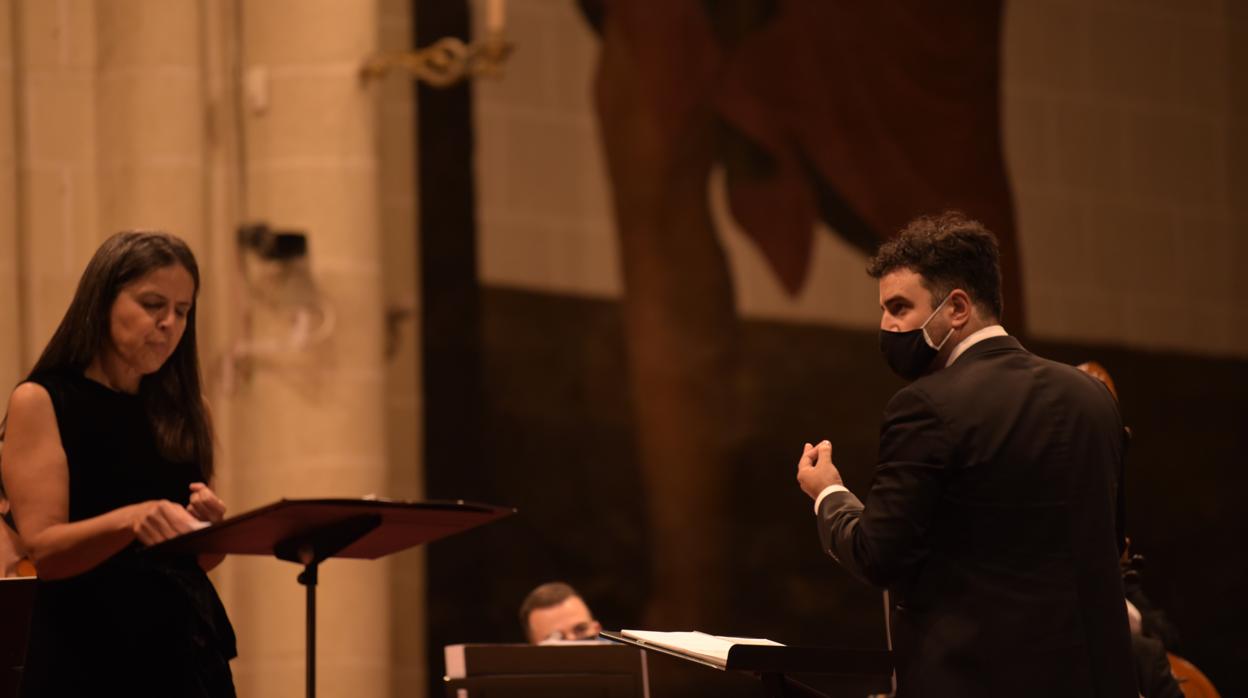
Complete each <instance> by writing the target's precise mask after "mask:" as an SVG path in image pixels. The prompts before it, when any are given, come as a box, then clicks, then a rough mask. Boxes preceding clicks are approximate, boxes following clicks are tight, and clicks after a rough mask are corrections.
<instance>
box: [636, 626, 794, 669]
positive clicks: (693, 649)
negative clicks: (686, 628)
mask: <svg viewBox="0 0 1248 698" xmlns="http://www.w3.org/2000/svg"><path fill="white" fill-rule="evenodd" d="M620 634H621V635H623V636H624V637H628V638H632V639H634V640H638V641H640V642H642V643H645V644H647V645H653V646H654V647H661V648H663V649H666V650H671V651H673V652H676V653H678V654H684V655H688V656H690V657H696V658H698V659H701V660H703V661H707V662H711V663H713V664H715V665H716V666H718V667H720V668H723V667H725V666H726V665H727V664H728V650H731V649H732V648H733V647H734V646H736V645H770V646H772V647H783V646H784V645H781V644H780V643H779V642H773V641H771V640H764V639H761V638H753V637H726V636H723V635H708V634H706V633H700V632H697V631H696V630H695V631H692V632H670V633H667V632H659V631H655V630H622V631H620Z"/></svg>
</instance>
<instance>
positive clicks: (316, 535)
mask: <svg viewBox="0 0 1248 698" xmlns="http://www.w3.org/2000/svg"><path fill="white" fill-rule="evenodd" d="M379 525H381V516H380V515H379V514H363V515H360V516H353V517H351V518H348V519H343V520H341V521H336V522H334V523H332V524H329V525H326V526H321V527H319V528H315V529H312V530H311V531H307V532H305V533H301V534H299V535H297V536H292V537H290V538H287V539H285V540H283V541H281V542H280V543H278V544H277V545H275V546H274V547H273V553H274V555H275V556H276V557H277V558H278V559H279V560H286V561H288V562H297V563H299V564H302V565H303V572H300V573H299V577H298V578H297V579H298V581H299V583H300V584H302V585H303V586H304V587H305V588H306V589H307V590H308V594H307V596H308V602H307V614H306V615H307V655H308V656H307V660H306V663H307V696H308V698H316V582H317V570H318V566H319V565H320V564H321V562H323V561H325V560H326V559H328V558H331V557H333V556H334V555H336V554H337V553H338V551H340V550H342V549H343V548H345V547H347V546H348V545H351V544H352V543H354V542H356V541H357V540H359V539H361V538H363V537H364V536H365V535H367V534H368V533H370V532H371V531H372V530H373V529H375V528H377V527H378V526H379Z"/></svg>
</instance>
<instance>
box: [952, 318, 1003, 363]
mask: <svg viewBox="0 0 1248 698" xmlns="http://www.w3.org/2000/svg"><path fill="white" fill-rule="evenodd" d="M1008 336H1009V333H1008V332H1006V331H1005V328H1004V327H1002V326H1000V325H989V326H987V327H984V328H981V329H978V330H976V331H974V332H972V333H971V334H970V335H969V336H968V337H966V338H965V339H963V340H962V341H961V342H958V345H957V346H956V347H954V348H953V351H952V352H950V354H949V360H948V361H946V362H945V368H948V367H950V366H952V365H953V362H954V361H957V360H958V357H959V356H962V353H963V352H965V351H966V350H967V349H970V348H971V347H973V346H975V345H976V344H978V343H980V342H982V341H984V340H985V339H988V338H989V337H1008Z"/></svg>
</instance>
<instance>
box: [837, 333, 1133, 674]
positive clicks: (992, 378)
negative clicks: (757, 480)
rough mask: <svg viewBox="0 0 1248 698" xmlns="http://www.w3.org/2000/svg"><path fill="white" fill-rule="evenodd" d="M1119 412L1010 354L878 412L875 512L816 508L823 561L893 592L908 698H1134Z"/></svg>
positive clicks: (954, 372)
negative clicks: (1120, 504)
mask: <svg viewBox="0 0 1248 698" xmlns="http://www.w3.org/2000/svg"><path fill="white" fill-rule="evenodd" d="M1122 434H1123V429H1122V422H1121V418H1120V417H1119V414H1118V408H1117V405H1116V404H1115V403H1114V400H1113V398H1112V397H1111V396H1110V395H1109V393H1108V391H1107V390H1105V388H1104V387H1103V386H1102V385H1101V384H1100V383H1098V382H1096V380H1095V379H1093V378H1091V377H1089V376H1087V375H1084V374H1083V373H1081V372H1080V371H1078V370H1077V369H1075V368H1073V367H1071V366H1067V365H1064V364H1059V363H1056V362H1052V361H1047V360H1045V359H1041V358H1039V357H1037V356H1035V355H1034V354H1031V353H1030V352H1028V351H1026V350H1025V349H1023V347H1022V346H1021V345H1020V344H1019V343H1018V341H1017V340H1015V339H1014V338H1012V337H994V338H990V339H987V340H983V341H981V342H979V343H977V344H975V345H973V346H971V347H970V348H969V349H968V350H967V351H966V352H965V353H964V354H963V355H962V356H961V357H959V358H958V360H957V361H956V362H954V364H953V365H952V366H949V367H947V368H944V369H941V370H939V371H937V372H935V373H933V374H930V375H928V376H925V377H923V378H921V379H919V380H917V381H915V382H914V383H911V384H910V385H909V386H907V387H905V388H903V389H902V390H900V391H899V392H898V393H897V394H896V395H895V396H893V399H892V400H891V401H890V402H889V404H888V407H887V408H886V409H885V414H884V424H883V427H882V429H881V436H880V457H879V465H878V466H877V468H876V473H875V479H874V481H873V483H872V485H871V491H870V493H869V494H868V495H867V500H866V504H865V506H864V505H863V504H862V503H861V502H859V500H858V499H857V498H856V497H854V495H853V494H851V493H849V492H837V493H833V494H831V495H828V496H827V497H825V498H824V500H823V501H822V502H821V503H820V507H819V515H818V521H819V534H820V538H821V540H822V543H823V547H824V550H825V551H827V552H828V553H829V554H831V555H832V556H833V557H834V558H836V559H837V561H838V562H840V564H841V565H842V566H844V567H845V568H846V569H847V570H849V571H850V572H851V573H853V574H854V575H855V576H857V577H859V578H861V579H863V580H865V581H867V582H870V583H872V584H875V585H877V586H885V587H888V588H890V589H891V590H892V598H893V601H894V603H895V608H894V613H893V646H894V650H895V655H896V662H897V677H898V695H899V696H908V697H915V696H939V697H942V698H943V697H944V696H971V697H975V696H1011V697H1014V696H1046V697H1052V696H1062V697H1063V698H1074V697H1078V696H1113V697H1115V698H1117V697H1119V696H1121V697H1122V698H1136V696H1137V692H1136V688H1135V678H1134V672H1133V668H1132V661H1131V648H1130V639H1129V630H1128V626H1127V617H1126V611H1125V605H1124V603H1123V590H1122V580H1121V577H1120V574H1119V570H1118V563H1117V558H1118V552H1117V547H1116V543H1115V538H1114V506H1115V498H1114V495H1115V487H1116V483H1115V476H1116V473H1117V468H1118V464H1119V462H1120V459H1121V456H1122V448H1123V443H1122Z"/></svg>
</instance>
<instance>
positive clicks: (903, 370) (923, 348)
mask: <svg viewBox="0 0 1248 698" xmlns="http://www.w3.org/2000/svg"><path fill="white" fill-rule="evenodd" d="M947 300H949V296H945V300H942V301H941V302H940V305H937V306H936V308H935V309H934V310H932V314H931V315H928V316H927V319H926V320H924V321H923V324H922V325H920V326H919V328H918V329H915V330H910V331H908V332H889V331H888V330H880V353H881V354H883V355H884V361H885V362H886V363H887V364H888V367H889V368H891V369H893V373H896V374H897V375H899V376H901V377H902V378H905V379H906V380H908V381H912V380H915V379H916V378H918V377H919V376H922V375H923V372H924V371H926V370H927V367H928V366H931V365H932V359H935V358H936V355H937V354H939V353H940V349H941V347H943V346H945V342H948V341H949V338H950V337H952V336H953V327H952V326H951V327H950V328H949V332H948V333H947V334H946V335H945V338H944V339H942V340H940V344H938V345H933V344H932V340H931V338H930V337H928V336H927V323H929V322H931V321H932V318H934V317H936V313H938V312H940V308H941V306H943V305H944V304H945V301H947Z"/></svg>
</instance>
